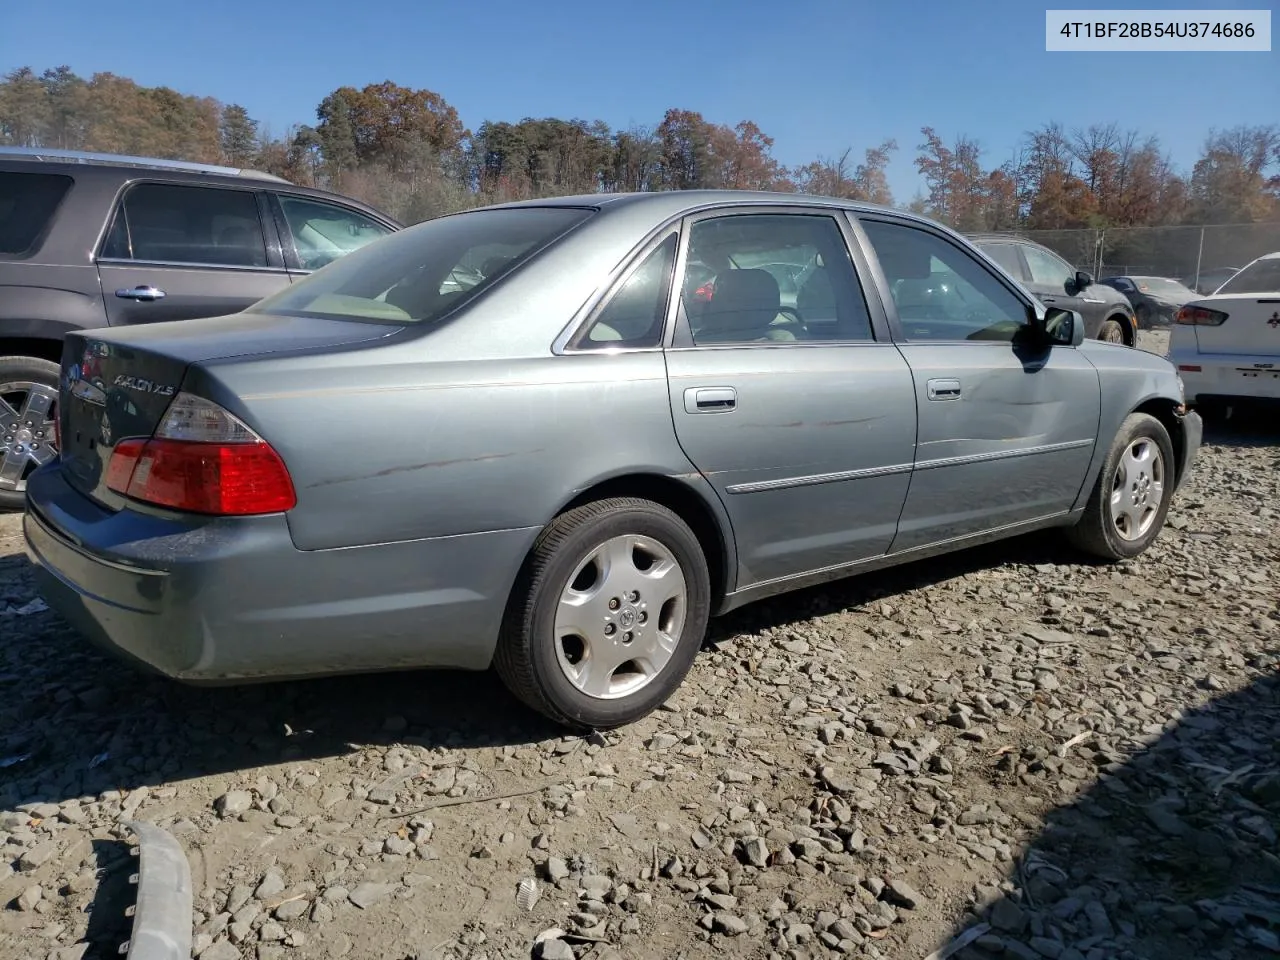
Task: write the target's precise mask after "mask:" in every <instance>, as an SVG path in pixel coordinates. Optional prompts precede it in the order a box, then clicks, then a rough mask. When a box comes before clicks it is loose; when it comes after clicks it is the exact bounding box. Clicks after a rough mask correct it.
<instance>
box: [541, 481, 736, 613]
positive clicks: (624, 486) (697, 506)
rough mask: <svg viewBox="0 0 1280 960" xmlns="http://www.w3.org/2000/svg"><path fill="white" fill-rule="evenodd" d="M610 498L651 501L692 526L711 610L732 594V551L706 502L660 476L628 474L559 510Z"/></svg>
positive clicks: (583, 493)
mask: <svg viewBox="0 0 1280 960" xmlns="http://www.w3.org/2000/svg"><path fill="white" fill-rule="evenodd" d="M608 497H636V498H638V499H641V500H651V501H653V502H654V503H657V504H661V505H662V506H664V507H666V508H667V509H668V510H671V511H673V512H674V513H675V514H676V515H677V516H678V517H680V519H681V520H683V521H684V522H685V523H687V524H688V525H689V529H691V530H692V531H693V533H694V536H696V537H697V538H698V543H699V544H701V546H702V553H703V555H704V556H705V557H706V558H707V567H708V569H709V571H710V574H711V592H712V608H713V609H714V608H715V606H716V605H718V604H719V602H720V600H721V599H722V598H723V597H724V595H725V594H726V593H727V592H728V590H729V582H728V576H729V548H728V544H727V543H726V542H725V537H724V532H723V531H722V530H721V529H720V523H719V522H718V521H717V519H716V516H715V514H714V513H712V511H711V508H710V507H709V506H707V503H706V501H705V500H703V499H702V497H700V496H698V494H697V493H695V492H694V491H693V490H691V489H689V487H687V486H685V485H684V484H682V483H681V482H680V481H678V480H672V479H671V478H670V477H664V476H661V475H658V474H629V475H627V476H624V477H614V478H612V479H609V480H605V481H603V482H601V483H598V484H596V485H595V486H593V487H589V488H588V489H586V490H584V491H582V493H580V494H578V495H577V496H576V497H574V498H573V499H572V500H570V501H569V502H568V503H566V504H565V505H564V506H563V507H562V508H561V510H560V513H564V512H566V511H568V510H572V509H573V508H574V507H580V506H582V505H583V504H586V503H591V502H593V501H596V500H604V499H606V498H608Z"/></svg>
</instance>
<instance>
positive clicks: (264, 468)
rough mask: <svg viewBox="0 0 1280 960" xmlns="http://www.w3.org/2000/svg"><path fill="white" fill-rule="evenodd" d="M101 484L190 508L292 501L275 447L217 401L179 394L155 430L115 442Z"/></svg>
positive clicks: (275, 507)
mask: <svg viewBox="0 0 1280 960" xmlns="http://www.w3.org/2000/svg"><path fill="white" fill-rule="evenodd" d="M107 486H108V487H109V488H110V489H112V490H114V491H116V493H119V494H122V495H124V496H126V497H129V498H130V499H133V500H141V501H143V502H145V503H151V504H154V505H156V506H159V507H168V508H170V509H172V510H181V511H184V512H189V513H207V514H215V515H218V516H248V515H251V514H259V513H279V512H281V511H284V510H290V509H292V508H293V507H294V505H295V504H296V503H297V495H296V494H295V492H294V489H293V481H292V479H291V478H290V477H289V470H288V468H287V467H285V465H284V461H283V460H281V459H280V455H279V454H278V453H276V452H275V450H273V449H272V448H271V445H270V444H268V443H267V442H266V441H265V440H263V439H262V438H261V437H259V436H258V435H257V434H256V433H254V432H253V431H252V430H250V429H249V428H248V427H247V426H245V425H244V424H243V423H241V422H240V421H239V420H237V419H236V418H235V417H233V416H232V415H231V414H230V413H228V412H227V411H226V410H223V409H222V408H221V407H219V406H218V405H217V404H215V403H212V402H210V401H208V400H203V399H201V398H199V397H193V396H191V395H190V394H178V396H177V397H176V398H175V399H174V402H173V403H172V404H171V405H170V407H169V410H168V412H167V413H166V414H165V418H164V420H163V421H162V422H161V424H160V427H159V428H158V429H157V430H156V433H155V436H153V437H152V438H150V439H149V440H140V439H130V440H122V441H120V442H119V443H118V444H116V448H115V450H114V451H113V452H112V455H111V461H110V463H108V465H107Z"/></svg>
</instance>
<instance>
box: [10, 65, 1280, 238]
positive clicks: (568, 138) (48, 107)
mask: <svg viewBox="0 0 1280 960" xmlns="http://www.w3.org/2000/svg"><path fill="white" fill-rule="evenodd" d="M921 134H922V142H921V143H920V144H919V146H918V147H917V149H916V152H915V156H914V158H913V161H914V166H915V168H916V171H917V172H918V173H919V175H920V178H921V180H922V183H923V186H924V190H923V192H922V193H921V194H920V195H919V197H918V198H917V199H916V200H915V201H912V203H911V207H912V209H917V210H919V211H920V212H922V213H927V214H929V215H931V216H933V217H936V218H938V219H939V220H942V221H944V222H946V223H949V224H951V225H952V226H954V227H957V228H959V229H961V230H966V231H975V230H1013V229H1040V230H1064V229H1078V228H1090V229H1093V230H1096V231H1102V232H1105V231H1107V230H1109V229H1110V228H1116V227H1123V228H1131V227H1144V226H1164V225H1169V224H1181V223H1233V222H1237V223H1249V222H1263V221H1280V128H1278V127H1276V126H1266V125H1263V126H1252V127H1249V126H1246V127H1237V128H1234V129H1231V130H1225V131H1215V132H1213V133H1212V134H1211V135H1210V136H1209V137H1208V139H1207V140H1206V142H1205V144H1204V148H1203V150H1202V153H1201V156H1200V158H1199V160H1198V161H1197V162H1196V164H1195V165H1194V168H1193V169H1192V170H1191V171H1190V173H1189V176H1181V175H1179V173H1178V172H1177V171H1176V170H1175V169H1174V167H1173V165H1172V164H1171V163H1170V162H1169V159H1168V157H1167V156H1166V154H1165V152H1164V150H1163V148H1162V147H1161V144H1160V142H1159V140H1158V139H1157V138H1156V137H1154V136H1151V135H1149V134H1143V133H1141V132H1139V131H1136V130H1125V129H1122V128H1121V127H1119V126H1118V125H1117V124H1114V123H1099V124H1094V125H1091V126H1088V127H1086V128H1083V129H1079V130H1068V129H1066V128H1064V127H1063V126H1062V125H1060V124H1057V123H1052V122H1050V123H1046V124H1044V125H1042V126H1040V127H1038V128H1037V129H1035V130H1031V131H1029V132H1027V133H1026V134H1025V135H1024V136H1023V137H1022V138H1021V141H1020V142H1019V143H1018V145H1017V148H1016V151H1015V153H1014V156H1013V157H1012V158H1011V159H1010V160H1008V161H1007V162H1004V163H1000V164H993V165H987V164H985V163H984V157H985V155H986V151H985V150H984V148H983V145H982V144H980V143H979V142H978V141H976V140H975V139H973V138H972V137H969V136H968V135H966V134H964V133H963V132H949V133H948V135H947V136H945V137H944V136H943V134H942V133H940V132H939V131H938V130H937V129H935V128H933V127H924V128H923V129H922V130H921ZM0 143H4V144H11V145H20V146H32V147H34V146H43V147H58V148H63V149H85V150H97V151H103V152H109V153H127V154H142V155H149V156H159V157H173V158H185V159H190V160H198V161H205V162H213V163H226V164H231V165H234V166H255V167H258V168H260V169H264V170H267V171H269V172H271V173H275V174H277V175H279V176H282V177H285V178H286V179H288V180H291V181H293V182H295V183H301V184H308V185H318V186H324V187H328V188H331V189H334V190H338V191H341V192H344V193H348V194H350V195H352V196H356V197H359V198H361V199H364V200H367V201H369V202H371V203H373V204H375V205H377V206H380V207H382V208H384V209H386V210H388V211H389V212H391V213H393V214H394V215H396V216H398V217H400V218H401V219H403V220H406V221H413V220H417V219H422V218H423V217H429V216H435V215H437V214H440V213H445V212H448V211H451V210H459V209H463V208H466V207H468V206H474V205H477V204H481V203H488V202H493V201H498V200H510V199H520V198H529V197H539V196H552V195H563V194H572V193H595V192H600V191H606V192H616V191H648V190H687V189H699V188H729V189H739V190H783V191H792V190H798V191H802V192H805V193H810V194H819V195H824V196H832V197H840V198H845V199H850V200H861V201H868V202H872V203H879V204H886V205H892V204H893V203H894V197H893V195H892V192H891V191H890V189H889V176H888V171H889V168H890V166H891V163H892V162H893V159H894V155H895V154H896V152H897V150H898V145H897V143H896V142H894V141H893V140H886V141H884V142H882V143H880V144H878V145H875V146H872V147H870V148H866V149H865V150H864V152H863V154H862V158H861V161H860V162H855V158H856V154H855V153H854V151H853V150H852V149H846V150H844V151H843V152H840V153H837V154H836V156H835V157H834V158H819V159H816V160H814V161H812V162H810V163H805V164H801V165H799V166H797V167H794V168H792V169H788V168H786V167H784V166H783V165H782V164H781V163H780V162H779V161H778V160H777V158H776V157H775V156H774V147H775V144H774V140H773V138H772V137H770V136H769V135H768V134H767V133H766V132H765V131H764V130H763V129H761V128H760V126H759V125H758V124H756V123H755V122H754V121H751V120H741V121H740V122H736V123H733V124H725V123H719V122H716V121H714V120H711V119H709V118H707V117H706V116H704V115H703V114H702V113H700V112H698V111H696V110H691V109H686V108H672V109H670V110H668V111H666V113H665V114H664V115H663V116H662V117H661V118H660V120H659V121H658V122H657V123H656V124H654V125H652V126H644V125H637V126H633V127H631V128H629V129H626V130H613V129H610V127H609V126H608V125H607V124H605V123H603V122H601V121H599V120H590V119H578V118H573V119H564V118H559V117H538V118H534V117H526V118H524V119H522V120H518V121H512V120H501V119H488V120H485V121H484V122H482V123H480V125H479V126H478V127H477V128H476V130H475V131H474V133H473V132H471V131H469V130H468V129H467V128H466V127H465V126H464V125H463V123H462V119H461V117H460V116H459V115H458V112H457V110H456V109H455V108H454V107H453V106H452V105H451V104H450V103H449V102H448V101H447V100H445V98H444V97H443V96H441V95H440V94H438V93H436V92H434V91H431V90H422V89H414V88H411V87H405V86H401V85H398V84H396V83H394V82H392V81H390V80H386V81H383V82H380V83H372V84H368V85H366V86H364V87H360V88H356V87H351V86H343V87H339V88H337V89H335V90H333V91H332V92H331V93H329V94H328V95H327V96H326V97H324V99H323V100H321V102H320V103H319V104H318V105H317V107H316V112H315V117H314V118H312V120H311V122H310V123H300V124H297V125H294V126H292V127H290V128H289V129H287V130H284V131H283V132H281V133H279V134H278V135H277V134H273V133H272V132H271V131H269V130H267V129H266V128H265V127H264V126H262V125H261V124H260V123H259V122H258V121H257V120H255V119H254V118H252V117H251V116H250V115H249V113H248V111H247V110H246V109H245V108H244V107H243V106H241V105H239V104H229V105H223V104H220V103H218V102H217V101H216V100H213V99H211V98H208V97H195V96H190V95H187V94H183V93H179V92H178V91H176V90H173V89H170V88H168V87H143V86H140V85H138V84H136V83H134V82H133V81H132V80H130V79H128V78H126V77H120V76H117V75H115V74H111V73H97V74H94V75H92V76H91V77H89V78H87V79H86V78H84V77H80V76H78V75H77V74H76V73H74V72H73V71H72V70H71V68H70V67H67V66H59V67H54V68H52V69H49V70H45V71H44V72H42V73H37V72H36V71H35V70H33V69H31V68H30V67H19V68H17V69H15V70H11V71H10V72H9V73H8V74H6V75H4V77H3V79H0ZM1113 232H1114V231H1113Z"/></svg>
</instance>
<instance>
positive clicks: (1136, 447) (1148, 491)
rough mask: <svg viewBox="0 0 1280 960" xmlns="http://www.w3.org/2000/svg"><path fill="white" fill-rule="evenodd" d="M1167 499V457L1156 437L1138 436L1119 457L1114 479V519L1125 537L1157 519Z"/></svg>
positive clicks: (1133, 536)
mask: <svg viewBox="0 0 1280 960" xmlns="http://www.w3.org/2000/svg"><path fill="white" fill-rule="evenodd" d="M1163 502H1164V457H1163V455H1161V453H1160V448H1159V447H1158V446H1157V445H1156V442H1155V440H1153V439H1151V438H1150V437H1138V439H1136V440H1134V441H1133V442H1132V443H1131V444H1129V446H1128V448H1127V449H1126V450H1125V452H1124V453H1123V454H1122V455H1121V457H1120V462H1119V463H1118V464H1116V472H1115V476H1114V477H1112V480H1111V522H1112V523H1114V524H1115V528H1116V532H1117V533H1118V534H1120V536H1121V537H1123V538H1124V539H1125V540H1137V539H1138V538H1139V537H1141V536H1143V535H1144V534H1145V533H1146V532H1147V531H1148V530H1150V529H1151V525H1152V524H1153V523H1155V520H1156V516H1157V515H1158V514H1159V513H1160V505H1161V504H1162V503H1163Z"/></svg>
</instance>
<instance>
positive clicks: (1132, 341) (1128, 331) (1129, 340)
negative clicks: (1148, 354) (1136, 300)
mask: <svg viewBox="0 0 1280 960" xmlns="http://www.w3.org/2000/svg"><path fill="white" fill-rule="evenodd" d="M1137 316H1138V315H1137V314H1136V313H1135V314H1134V315H1133V319H1130V318H1129V314H1127V313H1113V314H1111V315H1110V316H1108V317H1107V319H1106V320H1103V321H1102V322H1103V324H1104V325H1105V324H1107V323H1108V322H1110V321H1112V320H1114V321H1115V322H1116V323H1118V324H1119V325H1120V330H1121V332H1122V333H1123V334H1124V345H1125V346H1126V347H1136V346H1137V345H1138V321H1137Z"/></svg>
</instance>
